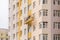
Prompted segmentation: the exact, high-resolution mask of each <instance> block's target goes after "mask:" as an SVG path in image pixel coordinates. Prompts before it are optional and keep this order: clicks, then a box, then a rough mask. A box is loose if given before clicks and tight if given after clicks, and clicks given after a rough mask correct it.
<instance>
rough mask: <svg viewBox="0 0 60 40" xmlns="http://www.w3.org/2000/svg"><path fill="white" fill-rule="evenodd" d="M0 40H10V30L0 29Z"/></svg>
mask: <svg viewBox="0 0 60 40" xmlns="http://www.w3.org/2000/svg"><path fill="white" fill-rule="evenodd" d="M0 40H9V36H8V29H4V28H0Z"/></svg>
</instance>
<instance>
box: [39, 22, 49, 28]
mask: <svg viewBox="0 0 60 40" xmlns="http://www.w3.org/2000/svg"><path fill="white" fill-rule="evenodd" d="M47 25H48V22H40V23H39V27H40V28H47Z"/></svg>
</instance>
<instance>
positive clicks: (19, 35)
mask: <svg viewBox="0 0 60 40" xmlns="http://www.w3.org/2000/svg"><path fill="white" fill-rule="evenodd" d="M17 34H18V40H20V37H21V36H22V31H19V32H18V33H17Z"/></svg>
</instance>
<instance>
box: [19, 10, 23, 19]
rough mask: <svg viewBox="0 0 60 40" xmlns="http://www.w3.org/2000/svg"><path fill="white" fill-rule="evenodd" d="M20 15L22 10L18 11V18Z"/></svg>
mask: <svg viewBox="0 0 60 40" xmlns="http://www.w3.org/2000/svg"><path fill="white" fill-rule="evenodd" d="M20 16H22V10H20V11H19V12H18V19H19V18H20Z"/></svg>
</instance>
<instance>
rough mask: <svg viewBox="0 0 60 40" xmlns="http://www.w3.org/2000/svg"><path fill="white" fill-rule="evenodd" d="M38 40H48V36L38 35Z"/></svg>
mask: <svg viewBox="0 0 60 40" xmlns="http://www.w3.org/2000/svg"><path fill="white" fill-rule="evenodd" d="M42 38H43V39H42ZM39 40H48V34H41V35H40V34H39Z"/></svg>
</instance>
